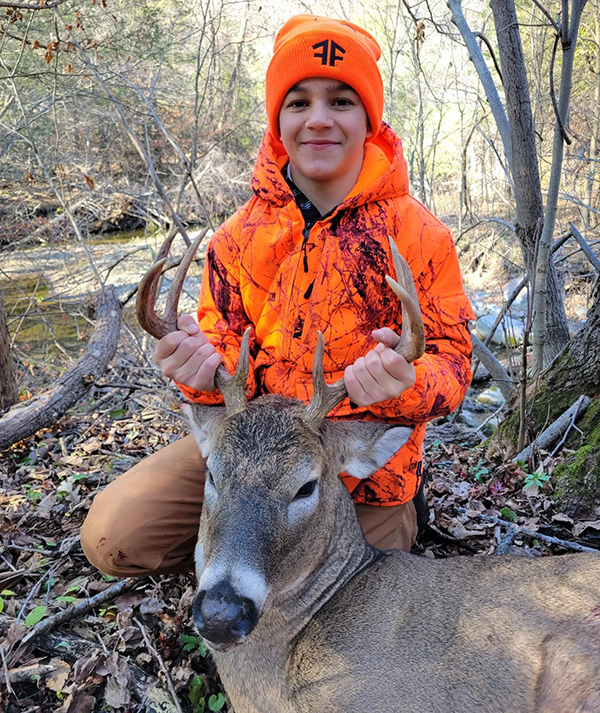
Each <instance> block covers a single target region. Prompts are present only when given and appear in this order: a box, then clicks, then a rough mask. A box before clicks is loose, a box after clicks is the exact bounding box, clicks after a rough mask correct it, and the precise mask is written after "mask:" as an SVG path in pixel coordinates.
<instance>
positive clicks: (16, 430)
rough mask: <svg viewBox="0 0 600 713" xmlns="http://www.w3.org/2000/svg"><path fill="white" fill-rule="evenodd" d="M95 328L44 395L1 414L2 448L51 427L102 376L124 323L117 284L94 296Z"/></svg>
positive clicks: (0, 446)
mask: <svg viewBox="0 0 600 713" xmlns="http://www.w3.org/2000/svg"><path fill="white" fill-rule="evenodd" d="M93 306H94V310H95V313H96V327H95V329H94V332H93V333H92V336H91V339H90V341H89V343H88V345H87V347H86V349H85V351H84V352H83V354H82V355H81V356H80V357H79V359H78V360H77V361H76V362H75V364H73V366H72V367H71V368H70V369H69V370H68V371H67V372H66V373H65V374H63V375H62V376H61V377H60V378H59V379H58V380H57V381H56V383H55V384H54V386H52V388H50V389H48V390H47V391H45V392H44V393H43V394H40V395H39V396H36V397H34V398H33V399H31V400H30V401H27V402H26V403H24V404H18V405H16V406H13V408H11V409H10V410H9V411H8V412H7V413H6V414H4V415H3V416H2V417H0V450H3V449H4V448H8V447H9V446H11V445H12V444H13V443H17V442H18V441H20V440H23V439H24V438H27V437H28V436H31V435H32V434H34V433H36V432H37V431H39V430H40V428H47V427H48V426H52V425H53V424H54V423H56V421H57V420H58V418H59V417H60V416H62V414H64V413H65V411H67V410H68V409H69V408H71V407H72V406H73V405H74V404H75V403H77V401H78V400H79V399H80V398H81V397H82V396H83V395H84V394H85V393H86V392H87V391H88V389H89V388H90V386H91V385H92V384H94V383H96V381H97V380H98V379H99V378H100V376H102V374H103V373H104V371H105V369H106V367H107V366H108V364H109V363H110V361H111V359H112V358H113V356H114V354H115V351H116V348H117V341H118V338H119V331H120V326H121V308H120V305H119V300H118V298H117V295H116V292H115V289H114V287H112V286H109V287H105V288H103V289H102V290H100V291H99V292H97V293H96V294H95V295H94V298H93Z"/></svg>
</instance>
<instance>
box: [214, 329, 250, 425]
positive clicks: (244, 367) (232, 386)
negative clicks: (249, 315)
mask: <svg viewBox="0 0 600 713" xmlns="http://www.w3.org/2000/svg"><path fill="white" fill-rule="evenodd" d="M249 371H250V327H247V328H246V331H245V332H244V336H243V337H242V343H241V344H240V356H239V359H238V364H237V369H236V370H235V374H234V375H233V376H232V375H231V374H230V373H229V372H228V371H227V369H226V368H225V367H224V366H223V364H220V365H219V366H218V367H217V371H216V373H215V386H216V387H217V389H219V391H220V392H221V393H222V394H223V400H224V401H225V408H226V411H227V415H228V416H232V415H233V414H234V413H239V412H240V411H243V410H244V409H245V408H246V403H247V401H246V381H247V380H248V372H249Z"/></svg>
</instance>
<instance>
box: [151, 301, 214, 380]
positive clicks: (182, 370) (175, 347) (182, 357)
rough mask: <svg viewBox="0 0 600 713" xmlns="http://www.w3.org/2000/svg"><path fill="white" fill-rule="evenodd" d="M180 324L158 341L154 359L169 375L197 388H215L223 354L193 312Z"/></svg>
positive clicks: (183, 317) (184, 315)
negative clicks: (218, 350)
mask: <svg viewBox="0 0 600 713" xmlns="http://www.w3.org/2000/svg"><path fill="white" fill-rule="evenodd" d="M177 327H178V331H177V332H171V333H170V334H167V336H166V337H163V338H162V339H161V340H160V341H159V342H158V344H157V346H156V351H155V352H154V361H155V362H156V364H158V366H159V367H160V370H161V371H162V373H163V374H164V375H165V376H166V377H167V378H169V379H173V380H174V381H177V382H178V383H180V384H183V385H184V386H189V387H190V388H192V389H196V390H197V391H214V390H215V372H216V370H217V367H218V366H219V364H220V363H221V361H222V359H221V355H220V354H219V353H218V352H217V351H216V350H215V348H214V347H213V345H212V344H211V343H210V342H209V341H208V337H207V336H206V334H204V332H202V331H201V330H200V327H198V325H197V324H196V322H195V321H194V318H193V317H192V315H191V314H182V315H181V317H179V319H178V320H177Z"/></svg>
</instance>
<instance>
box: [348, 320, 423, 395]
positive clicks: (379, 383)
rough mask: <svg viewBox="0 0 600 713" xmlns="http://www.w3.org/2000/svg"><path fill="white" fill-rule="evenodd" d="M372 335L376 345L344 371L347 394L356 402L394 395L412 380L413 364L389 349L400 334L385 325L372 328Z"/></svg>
mask: <svg viewBox="0 0 600 713" xmlns="http://www.w3.org/2000/svg"><path fill="white" fill-rule="evenodd" d="M372 335H373V339H374V340H375V341H376V342H378V344H377V346H376V347H375V348H374V349H372V350H371V351H370V352H369V353H368V354H367V355H366V356H364V357H359V358H358V359H357V360H356V361H355V362H354V364H351V365H350V366H347V367H346V370H345V372H344V381H345V383H346V389H347V390H348V397H349V398H350V401H352V402H353V403H355V404H356V405H357V406H370V405H371V404H376V403H379V402H380V401H385V400H386V399H394V398H396V397H397V396H400V394H401V393H402V392H403V391H404V390H405V389H408V388H410V387H411V386H413V385H414V383H415V380H416V375H415V368H414V366H413V365H412V364H409V363H408V362H407V361H406V359H405V358H404V357H403V356H401V355H400V354H397V353H396V352H395V351H394V349H393V348H394V347H395V346H396V344H397V343H398V342H399V340H400V336H399V335H398V334H396V332H394V331H393V330H392V329H390V328H389V327H383V328H382V329H375V330H374V331H373V332H372Z"/></svg>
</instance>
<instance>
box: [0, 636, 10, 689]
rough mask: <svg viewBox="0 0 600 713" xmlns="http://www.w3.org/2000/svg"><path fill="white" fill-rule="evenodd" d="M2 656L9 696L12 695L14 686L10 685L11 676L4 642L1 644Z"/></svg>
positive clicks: (0, 656)
mask: <svg viewBox="0 0 600 713" xmlns="http://www.w3.org/2000/svg"><path fill="white" fill-rule="evenodd" d="M0 658H1V659H2V670H3V671H4V678H5V680H6V690H7V691H8V694H9V696H12V694H13V689H12V686H11V685H10V676H9V673H8V665H7V664H6V657H5V656H4V646H3V645H2V644H0Z"/></svg>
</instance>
